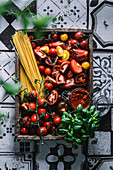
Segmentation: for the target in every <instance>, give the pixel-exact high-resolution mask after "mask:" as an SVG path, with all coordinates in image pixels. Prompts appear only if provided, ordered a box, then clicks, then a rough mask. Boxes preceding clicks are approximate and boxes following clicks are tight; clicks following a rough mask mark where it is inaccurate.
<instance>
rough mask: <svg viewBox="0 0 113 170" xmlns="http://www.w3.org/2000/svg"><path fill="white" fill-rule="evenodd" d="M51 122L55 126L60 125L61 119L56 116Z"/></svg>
mask: <svg viewBox="0 0 113 170" xmlns="http://www.w3.org/2000/svg"><path fill="white" fill-rule="evenodd" d="M53 122H54V124H55V125H60V123H61V117H60V116H56V117H55V118H54V119H53Z"/></svg>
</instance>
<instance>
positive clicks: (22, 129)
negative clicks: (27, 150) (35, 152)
mask: <svg viewBox="0 0 113 170" xmlns="http://www.w3.org/2000/svg"><path fill="white" fill-rule="evenodd" d="M28 132H29V131H28V129H26V128H24V127H22V128H21V133H22V134H24V135H26V134H28Z"/></svg>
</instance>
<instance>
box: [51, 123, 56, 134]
mask: <svg viewBox="0 0 113 170" xmlns="http://www.w3.org/2000/svg"><path fill="white" fill-rule="evenodd" d="M53 132H56V127H55V126H53V125H52V126H51V133H53Z"/></svg>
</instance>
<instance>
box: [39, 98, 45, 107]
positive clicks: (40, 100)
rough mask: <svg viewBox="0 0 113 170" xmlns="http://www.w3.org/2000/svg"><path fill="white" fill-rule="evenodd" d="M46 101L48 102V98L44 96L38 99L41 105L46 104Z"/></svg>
mask: <svg viewBox="0 0 113 170" xmlns="http://www.w3.org/2000/svg"><path fill="white" fill-rule="evenodd" d="M45 102H46V99H45V98H43V97H42V98H39V99H38V105H39V106H44V103H45Z"/></svg>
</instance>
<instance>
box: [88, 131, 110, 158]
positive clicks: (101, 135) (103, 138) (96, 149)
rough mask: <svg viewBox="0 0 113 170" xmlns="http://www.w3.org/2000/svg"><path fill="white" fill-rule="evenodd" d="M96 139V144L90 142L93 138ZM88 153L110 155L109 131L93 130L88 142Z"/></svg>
mask: <svg viewBox="0 0 113 170" xmlns="http://www.w3.org/2000/svg"><path fill="white" fill-rule="evenodd" d="M96 138H97V139H98V140H97V143H96V144H92V141H93V140H94V139H96ZM88 154H89V155H110V154H111V133H110V132H104V131H99V132H97V131H96V132H95V135H94V138H90V139H89V142H88Z"/></svg>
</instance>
